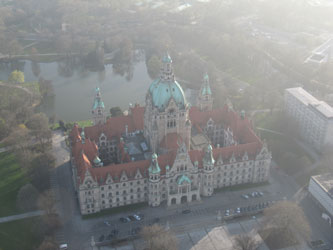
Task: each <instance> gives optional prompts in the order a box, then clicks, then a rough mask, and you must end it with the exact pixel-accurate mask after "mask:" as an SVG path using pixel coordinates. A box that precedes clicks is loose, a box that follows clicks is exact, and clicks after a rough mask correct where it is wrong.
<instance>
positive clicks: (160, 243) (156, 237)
mask: <svg viewBox="0 0 333 250" xmlns="http://www.w3.org/2000/svg"><path fill="white" fill-rule="evenodd" d="M141 235H142V237H143V238H144V240H145V242H146V248H145V249H146V250H177V249H178V247H177V239H176V237H175V236H174V235H173V234H172V233H171V232H170V231H167V230H165V229H164V228H162V227H161V226H159V225H157V224H154V225H152V226H149V227H144V228H143V229H142V231H141Z"/></svg>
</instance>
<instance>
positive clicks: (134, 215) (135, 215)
mask: <svg viewBox="0 0 333 250" xmlns="http://www.w3.org/2000/svg"><path fill="white" fill-rule="evenodd" d="M133 217H134V218H135V219H136V220H141V217H140V216H139V215H137V214H133Z"/></svg>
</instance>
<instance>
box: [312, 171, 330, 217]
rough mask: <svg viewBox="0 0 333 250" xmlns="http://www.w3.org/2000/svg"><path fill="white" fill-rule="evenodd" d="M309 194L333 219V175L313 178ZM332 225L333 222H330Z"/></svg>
mask: <svg viewBox="0 0 333 250" xmlns="http://www.w3.org/2000/svg"><path fill="white" fill-rule="evenodd" d="M309 192H310V194H311V195H312V197H313V198H314V199H315V200H316V201H317V203H318V204H319V205H320V206H321V207H322V208H323V209H324V210H325V211H326V212H327V213H328V215H329V216H330V218H329V220H330V221H331V220H332V219H333V174H332V173H328V174H323V175H316V176H311V178H310V183H309ZM330 223H331V222H330Z"/></svg>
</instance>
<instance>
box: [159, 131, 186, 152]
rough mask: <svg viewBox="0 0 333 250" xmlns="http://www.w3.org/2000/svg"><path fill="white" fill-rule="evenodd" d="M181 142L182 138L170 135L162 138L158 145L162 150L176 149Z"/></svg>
mask: <svg viewBox="0 0 333 250" xmlns="http://www.w3.org/2000/svg"><path fill="white" fill-rule="evenodd" d="M182 142H183V138H182V137H181V136H180V135H179V134H177V133H170V134H167V135H166V136H164V138H163V140H162V141H161V143H160V147H162V148H164V149H169V150H172V149H177V148H178V147H179V145H180V143H182Z"/></svg>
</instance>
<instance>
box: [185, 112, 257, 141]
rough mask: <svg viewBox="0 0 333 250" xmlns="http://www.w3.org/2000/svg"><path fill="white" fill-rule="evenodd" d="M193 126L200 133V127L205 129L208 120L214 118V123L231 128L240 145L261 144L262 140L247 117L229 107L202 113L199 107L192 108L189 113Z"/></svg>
mask: <svg viewBox="0 0 333 250" xmlns="http://www.w3.org/2000/svg"><path fill="white" fill-rule="evenodd" d="M189 116H190V120H191V122H192V125H193V126H195V127H196V128H197V129H198V130H199V131H200V126H202V127H205V126H206V124H207V122H208V120H209V119H210V118H212V120H213V121H214V123H222V124H223V125H224V126H225V127H226V128H227V127H229V128H231V130H232V132H233V135H234V138H235V139H236V141H237V142H239V143H240V144H244V143H251V142H260V139H259V138H258V137H257V136H256V134H255V133H254V132H253V130H252V123H251V122H250V121H249V120H248V119H247V117H245V118H244V119H242V118H241V117H240V116H239V115H238V114H237V113H236V112H235V111H233V110H230V109H229V108H228V106H224V107H223V108H219V109H213V110H211V111H201V110H200V109H199V108H198V107H191V109H190V111H189Z"/></svg>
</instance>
